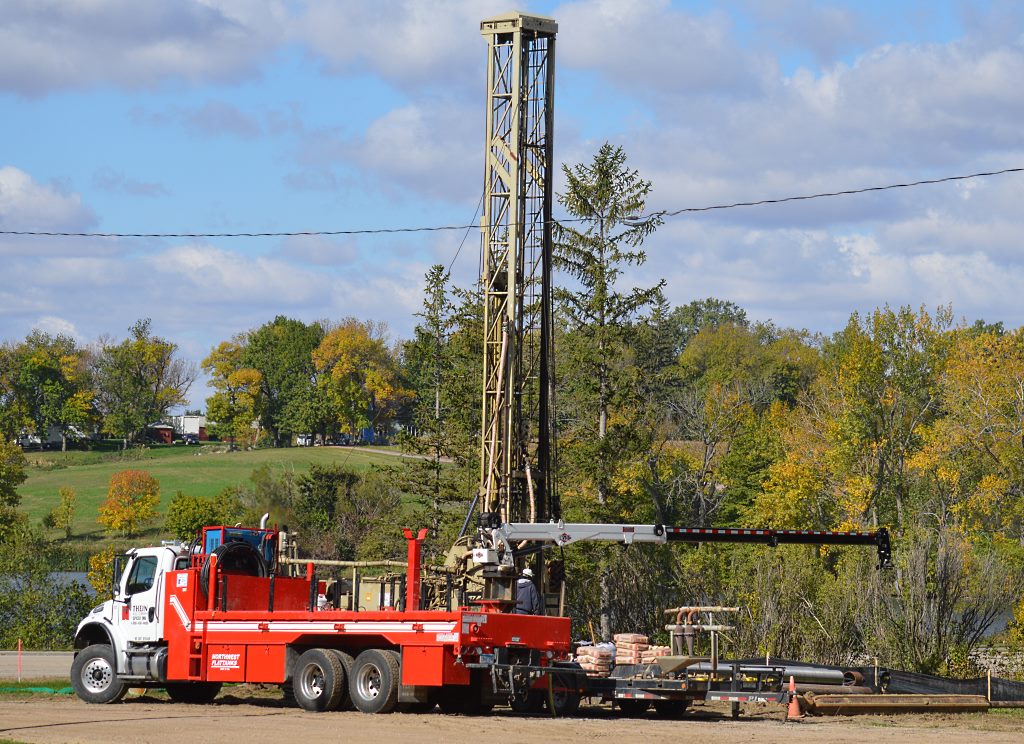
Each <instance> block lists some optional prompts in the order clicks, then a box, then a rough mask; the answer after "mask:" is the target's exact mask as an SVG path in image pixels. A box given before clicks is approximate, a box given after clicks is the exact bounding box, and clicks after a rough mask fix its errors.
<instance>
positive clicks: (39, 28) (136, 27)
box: [0, 0, 1024, 402]
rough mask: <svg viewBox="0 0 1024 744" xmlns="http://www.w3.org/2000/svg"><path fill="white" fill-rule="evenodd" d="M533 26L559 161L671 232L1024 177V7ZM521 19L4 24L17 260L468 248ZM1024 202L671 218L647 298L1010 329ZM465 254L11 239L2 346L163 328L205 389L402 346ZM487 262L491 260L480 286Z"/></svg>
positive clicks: (2, 181) (764, 313) (266, 12)
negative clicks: (206, 361) (311, 332)
mask: <svg viewBox="0 0 1024 744" xmlns="http://www.w3.org/2000/svg"><path fill="white" fill-rule="evenodd" d="M517 5H518V8H519V9H521V10H525V11H528V12H536V13H541V14H544V15H550V16H553V17H554V18H555V19H556V20H557V21H558V22H559V36H558V70H557V83H556V104H555V109H556V133H555V156H556V159H557V161H558V162H566V163H575V162H579V161H581V160H586V159H589V158H590V157H591V156H592V155H593V153H594V152H595V151H596V149H597V148H598V147H599V146H600V145H601V144H602V143H603V142H604V141H610V142H612V143H614V144H619V145H622V146H623V148H624V149H625V150H626V152H627V154H628V156H629V159H630V163H631V165H633V166H634V167H636V168H638V169H639V170H640V171H641V173H642V174H643V175H644V176H645V177H647V178H650V179H651V180H652V181H653V183H654V191H653V197H652V200H651V207H652V208H653V209H677V208H680V207H693V206H705V205H709V204H715V203H723V202H731V201H737V200H748V199H760V198H766V197H778V196H787V195H793V194H803V193H812V192H817V191H831V190H836V189H845V188H856V187H861V186H871V185H880V184H885V183H890V182H897V181H905V180H916V179H921V178H932V177H936V176H944V175H955V174H961V173H970V172H975V171H981V170H997V169H1000V168H1007V167H1021V166H1024V128H1022V127H1021V126H1020V122H1021V121H1022V116H1021V114H1022V113H1024V95H1022V94H1021V83H1020V81H1021V80H1024V33H1022V32H1024V11H1022V10H1021V5H1020V4H1019V3H1011V2H1005V3H1000V2H990V3H989V2H971V3H967V2H904V3H893V2H835V3H830V2H820V3H819V2H810V1H809V0H776V1H773V0H744V1H742V2H735V3H712V2H668V0H636V1H635V2H629V1H627V0H618V1H613V0H594V1H592V2H591V1H587V0H580V1H579V2H565V3H562V2H520V3H518V4H517ZM512 7H513V5H511V4H508V3H504V2H501V3H499V2H491V1H490V0H478V1H476V2H468V1H466V2H459V1H457V0H440V1H435V2H427V1H426V0H424V1H422V2H413V1H408V0H406V1H402V0H392V1H390V2H386V1H385V2H354V1H353V2H329V1H327V0H265V1H264V2H260V3H253V2H249V1H248V0H147V2H145V3H138V2H134V1H133V0H90V2H84V1H79V0H63V1H58V0H0V113H2V116H0V229H6V230H55V231H69V230H71V231H108V232H233V231H259V232H262V231H290V230H346V229H362V228H379V227H396V226H417V225H442V224H465V223H468V222H470V221H472V220H473V214H474V208H475V205H476V204H477V201H478V199H479V195H480V191H481V189H482V171H483V167H482V157H483V127H482V122H483V104H484V74H485V70H484V62H485V60H484V50H485V43H484V40H483V39H482V37H481V36H480V35H479V21H480V20H482V19H483V18H485V17H488V16H490V15H494V14H496V13H500V12H504V11H507V10H509V9H511V8H512ZM560 183H561V182H559V184H558V185H559V187H560ZM1022 197H1024V175H1020V174H1018V175H1008V176H1001V177H997V178H992V179H986V180H979V181H975V182H970V183H959V184H948V185H941V186H928V187H922V188H919V189H915V190H913V191H903V192H887V193H885V194H882V195H878V194H876V195H864V196H856V197H849V198H844V199H841V200H831V201H816V202H809V203H801V204H791V205H783V206H777V207H759V208H752V209H745V210H734V211H730V212H720V213H714V214H710V215H703V216H699V217H698V216H689V217H680V218H676V219H672V220H670V221H668V222H667V223H666V224H665V225H664V226H663V227H662V228H661V229H660V230H659V231H658V233H657V234H656V235H655V236H654V237H653V238H652V239H651V240H650V241H649V243H648V244H647V246H646V250H647V253H648V256H649V261H648V263H647V264H646V265H645V266H643V267H640V268H637V269H635V270H632V271H630V272H629V273H628V274H627V275H626V277H625V280H626V281H627V282H632V283H635V284H652V283H654V282H656V281H658V280H659V279H662V278H664V279H666V281H667V287H666V291H667V295H668V297H669V299H670V301H672V302H673V303H676V304H683V303H686V302H689V301H690V300H692V299H694V298H698V297H706V296H716V297H720V298H725V299H730V300H732V301H734V302H737V303H739V304H740V305H742V306H744V307H746V308H747V309H748V311H749V313H750V314H751V315H752V316H753V317H755V318H757V319H761V320H773V321H775V322H777V323H779V324H782V325H787V326H794V327H797V328H807V329H809V330H812V331H823V332H829V331H832V330H835V329H836V328H837V327H839V326H841V325H842V324H843V323H844V322H845V320H846V318H847V317H848V316H849V314H850V312H851V311H853V310H861V311H866V310H870V309H872V308H874V307H877V306H880V305H884V304H886V303H888V304H891V305H904V304H909V305H913V306H920V305H926V306H928V307H934V306H936V305H939V304H946V303H952V305H953V309H954V312H955V313H956V315H957V316H958V317H962V318H964V319H966V320H968V321H973V320H974V319H976V318H985V319H986V320H990V321H994V320H1002V321H1004V322H1005V323H1007V325H1009V326H1014V327H1016V326H1019V325H1021V324H1022V323H1024V317H1022V316H1024V310H1022V308H1024V305H1022V304H1021V303H1020V301H1019V299H1018V294H1019V289H1018V288H1019V287H1020V286H1022V285H1024V258H1022V256H1024V252H1022V251H1021V250H1020V243H1021V241H1020V237H1019V236H1020V235H1021V234H1024V229H1022V228H1024V224H1022V223H1024V212H1022V210H1021V209H1020V206H1019V205H1020V204H1021V203H1022ZM462 237H463V235H462V233H458V232H450V233H427V234H423V235H414V236H374V237H371V236H360V237H349V238H307V239H298V238H294V239H277V238H274V239H237V240H227V239H166V240H148V239H118V240H115V239H98V238H87V239H71V238H65V239H58V238H28V237H12V236H0V262H2V265H3V266H4V270H3V271H0V340H7V341H14V340H17V339H19V338H22V337H24V335H25V334H26V333H28V332H29V331H30V330H31V329H32V328H42V329H43V330H47V331H50V332H64V333H70V334H73V335H75V336H76V337H77V338H79V340H81V341H82V342H83V343H93V342H95V341H96V340H97V339H99V338H100V337H101V336H103V335H109V336H113V337H118V338H119V337H123V336H124V334H125V333H126V332H127V329H128V328H129V327H130V326H131V325H132V323H133V322H134V321H135V320H136V319H137V318H140V317H151V318H152V319H153V326H154V329H155V331H156V332H157V333H158V334H160V335H163V336H165V337H167V338H170V339H172V340H174V341H176V342H178V343H179V344H180V346H181V348H182V353H183V354H184V355H185V356H186V357H188V358H189V359H192V360H194V361H199V360H200V359H201V358H202V357H203V356H204V355H205V354H206V353H207V352H208V350H209V349H210V347H212V346H213V345H215V344H216V343H218V342H219V341H221V340H223V339H226V338H229V337H230V336H231V335H233V334H235V333H237V332H239V331H242V330H246V329H249V328H253V327H256V326H258V325H260V324H262V323H264V322H266V321H267V320H270V319H272V318H273V317H274V316H275V315H278V314H285V315H289V316H293V317H298V318H301V319H303V320H306V321H312V320H315V319H319V318H332V319H339V318H342V317H345V316H349V315H353V316H356V317H360V318H368V319H375V320H385V321H387V322H388V323H389V325H390V327H391V329H392V334H393V336H395V337H403V336H407V335H408V334H409V333H410V331H411V328H412V325H413V323H414V320H415V319H414V317H413V313H415V312H416V310H417V309H418V307H419V304H420V300H421V291H422V277H423V274H424V273H425V271H426V270H427V268H428V267H429V266H430V265H431V264H432V263H436V262H443V263H445V264H448V263H449V262H450V261H451V260H452V258H453V256H454V255H455V251H456V249H457V247H458V245H459V242H460V241H461V240H462ZM478 254H479V236H478V233H477V232H476V231H473V232H472V233H471V234H470V235H469V238H468V240H467V242H466V247H465V248H464V249H463V250H462V252H461V254H460V255H459V259H458V261H457V262H456V263H455V265H454V270H453V274H454V278H455V280H456V281H457V282H458V283H460V284H463V285H468V284H470V283H471V282H472V281H473V278H474V274H475V272H476V270H477V265H478ZM205 395H206V391H205V389H203V388H202V386H201V385H200V386H197V387H196V388H195V389H194V390H193V392H192V397H193V399H194V400H195V401H196V402H199V401H201V400H202V399H203V398H204V397H205Z"/></svg>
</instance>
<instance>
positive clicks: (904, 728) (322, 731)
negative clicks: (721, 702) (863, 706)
mask: <svg viewBox="0 0 1024 744" xmlns="http://www.w3.org/2000/svg"><path fill="white" fill-rule="evenodd" d="M726 711H727V708H726V707H721V708H710V707H708V708H703V707H698V708H697V709H696V710H694V711H693V712H692V713H690V714H688V716H687V717H686V718H683V719H681V720H664V719H658V718H656V717H654V716H653V715H652V716H651V717H644V718H613V717H611V715H610V713H609V711H608V709H607V708H605V707H598V706H592V707H584V708H582V709H581V714H582V717H579V718H569V719H550V718H527V717H522V716H518V715H516V714H513V713H511V712H510V711H507V710H505V711H502V710H500V709H498V710H495V712H494V713H493V714H492V715H489V716H486V717H475V718H474V717H462V716H448V715H443V714H441V713H439V712H435V713H429V714H411V713H394V714H390V715H378V716H371V715H365V714H362V713H321V714H315V713H306V712H304V711H302V710H299V709H297V708H286V707H284V706H283V704H282V703H281V701H280V699H279V697H278V696H276V695H275V696H269V695H266V694H264V695H260V694H259V693H256V694H253V695H249V694H247V693H246V690H245V689H244V688H235V689H233V690H231V691H229V692H228V693H227V694H222V695H221V697H219V698H218V699H217V701H216V702H215V703H213V704H212V705H206V706H198V705H184V704H180V703H171V702H169V701H167V700H166V699H165V698H163V697H162V696H157V695H153V694H150V695H145V696H142V697H135V698H131V697H130V698H126V699H125V701H124V702H122V703H120V704H117V705H86V704H85V703H83V702H81V701H79V700H78V699H77V698H74V697H65V696H56V697H55V696H42V695H26V694H24V693H17V694H5V695H0V740H4V739H9V740H13V741H17V742H62V743H64V742H88V743H89V744H92V743H93V742H97V741H102V742H109V744H122V743H124V744H127V743H129V742H132V743H133V744H134V743H135V742H161V743H162V742H170V741H208V740H210V737H211V734H213V735H214V736H215V738H216V740H224V741H229V742H245V743H246V744H259V743H260V742H275V743H279V742H294V741H295V740H296V737H302V738H303V739H305V740H306V741H339V740H341V741H373V742H374V744H385V743H386V742H402V743H403V744H407V743H408V742H410V741H414V742H415V741H425V742H453V743H456V742H466V744H480V742H483V741H498V740H501V741H514V742H517V744H518V743H519V742H545V744H559V743H560V742H588V743H590V744H601V742H609V743H613V744H629V743H631V742H643V743H644V744H651V742H660V741H682V740H689V741H709V740H712V739H714V740H722V741H729V742H758V744H769V743H771V742H785V743H786V744H800V742H822V741H827V742H829V744H845V743H847V742H848V743H849V744H863V743H864V742H865V741H867V740H869V741H871V743H872V744H885V743H887V742H900V743H901V744H904V743H909V744H916V743H919V742H920V743H922V744H923V743H924V742H940V741H943V740H953V739H954V737H955V739H956V740H964V739H965V738H968V739H969V740H970V741H971V744H982V743H986V744H987V743H992V744H1003V743H1004V742H1005V744H1010V743H1011V742H1013V743H1014V744H1019V743H1020V742H1021V741H1024V715H1022V712H1021V711H1013V712H1009V711H991V712H989V713H975V714H964V715H934V714H932V715H903V716H861V717H857V718H810V719H805V720H803V721H800V722H795V723H783V722H782V711H781V709H780V708H776V707H774V706H773V707H771V708H752V709H751V710H750V711H745V713H744V716H743V717H741V718H740V719H739V720H736V721H733V720H731V719H730V718H729V717H728V716H727V715H723V714H724V713H725V712H726Z"/></svg>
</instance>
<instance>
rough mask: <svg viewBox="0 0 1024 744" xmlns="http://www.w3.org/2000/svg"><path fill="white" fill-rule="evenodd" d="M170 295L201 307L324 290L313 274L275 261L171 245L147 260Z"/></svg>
mask: <svg viewBox="0 0 1024 744" xmlns="http://www.w3.org/2000/svg"><path fill="white" fill-rule="evenodd" d="M146 263H148V264H149V265H150V266H151V267H153V269H154V270H155V271H157V272H158V273H159V274H160V275H162V279H163V281H165V282H169V283H170V285H171V287H172V288H173V294H174V296H176V297H179V298H181V299H183V300H185V301H187V302H189V303H193V304H197V305H201V306H204V307H209V306H216V305H220V304H222V303H231V302H239V303H243V304H253V305H256V304H259V302H260V301H261V300H269V301H270V302H273V303H275V304H277V305H283V306H287V305H294V304H298V303H302V302H306V301H310V300H311V299H312V298H313V297H314V296H316V295H317V294H318V293H322V292H324V291H325V289H326V284H325V281H324V279H323V278H322V277H320V276H319V275H317V274H316V273H314V272H311V271H306V270H302V269H300V268H298V267H296V266H294V265H291V264H288V263H285V262H283V261H280V260H276V259H271V258H264V257H261V256H256V257H250V256H246V255H244V254H241V253H236V252H233V251H227V250H224V249H221V248H215V247H213V246H208V245H183V246H175V247H172V248H170V249H168V250H167V251H165V252H163V253H160V254H158V255H154V256H151V257H149V258H147V259H146Z"/></svg>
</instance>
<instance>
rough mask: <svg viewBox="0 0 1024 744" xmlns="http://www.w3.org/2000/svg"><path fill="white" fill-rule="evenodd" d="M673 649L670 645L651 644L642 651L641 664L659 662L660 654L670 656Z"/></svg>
mask: <svg viewBox="0 0 1024 744" xmlns="http://www.w3.org/2000/svg"><path fill="white" fill-rule="evenodd" d="M671 654H672V649H671V648H669V647H668V646H650V647H648V648H647V650H646V651H641V652H640V663H641V664H657V663H658V657H659V656H670V655H671Z"/></svg>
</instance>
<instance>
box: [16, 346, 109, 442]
mask: <svg viewBox="0 0 1024 744" xmlns="http://www.w3.org/2000/svg"><path fill="white" fill-rule="evenodd" d="M15 355H16V358H17V363H18V368H19V369H18V374H17V380H16V388H15V389H16V391H17V394H18V395H19V396H20V397H21V399H22V402H23V408H24V410H25V411H27V412H28V414H29V416H31V418H32V423H33V429H34V431H35V433H36V435H37V436H38V437H39V438H40V439H41V440H42V441H46V439H47V438H48V436H49V432H50V429H51V428H53V429H57V430H58V431H59V432H60V437H61V451H62V452H63V451H66V450H67V435H68V431H69V430H70V429H72V428H73V427H84V426H85V425H86V424H87V423H88V422H89V421H90V419H92V418H93V412H94V409H93V400H94V397H95V393H94V391H93V389H92V381H91V379H90V370H89V366H88V363H87V359H86V354H85V351H84V350H82V349H79V348H78V345H77V344H76V343H75V340H74V339H72V338H71V337H69V336H62V335H58V336H51V335H49V334H47V333H43V332H41V331H33V332H32V333H30V334H29V335H28V337H27V338H26V339H25V341H24V342H23V343H21V344H19V345H18V347H17V349H16V350H15Z"/></svg>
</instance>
